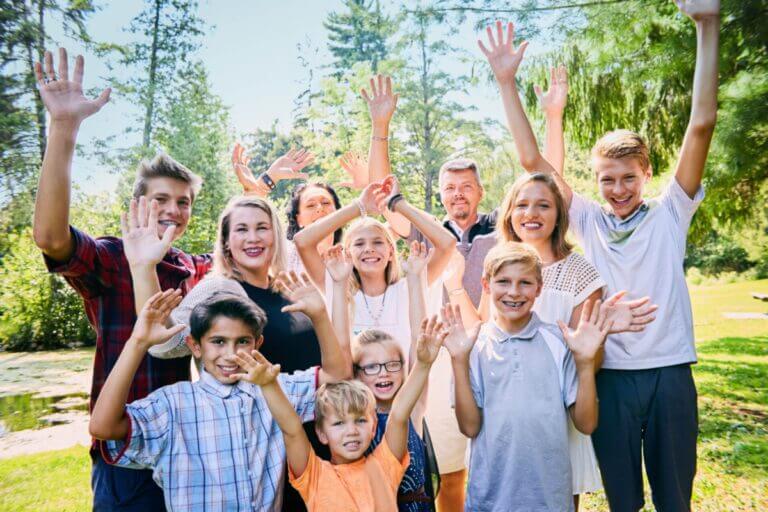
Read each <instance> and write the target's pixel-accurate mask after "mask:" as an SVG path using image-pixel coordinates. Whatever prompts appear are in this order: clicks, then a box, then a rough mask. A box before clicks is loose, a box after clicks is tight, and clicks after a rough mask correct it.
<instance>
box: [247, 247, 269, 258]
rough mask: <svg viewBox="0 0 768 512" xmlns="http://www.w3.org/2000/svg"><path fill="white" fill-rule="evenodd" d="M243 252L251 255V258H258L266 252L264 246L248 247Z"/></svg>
mask: <svg viewBox="0 0 768 512" xmlns="http://www.w3.org/2000/svg"><path fill="white" fill-rule="evenodd" d="M243 252H244V253H245V255H246V256H249V257H251V258H258V257H259V256H261V255H262V254H263V253H264V248H263V247H248V248H246V249H243Z"/></svg>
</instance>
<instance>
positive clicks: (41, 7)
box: [25, 0, 48, 162]
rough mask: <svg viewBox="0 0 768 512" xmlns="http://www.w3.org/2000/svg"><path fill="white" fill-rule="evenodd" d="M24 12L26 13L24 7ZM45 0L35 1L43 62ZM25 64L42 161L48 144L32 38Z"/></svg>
mask: <svg viewBox="0 0 768 512" xmlns="http://www.w3.org/2000/svg"><path fill="white" fill-rule="evenodd" d="M25 13H26V14H27V15H28V14H29V11H27V9H26V7H25ZM44 22H45V0H38V2H37V33H36V34H35V35H36V36H37V37H36V41H35V42H36V46H37V60H39V61H40V62H43V57H44V56H45V24H44ZM26 47H27V65H28V66H29V79H28V80H27V83H28V84H29V86H30V88H31V89H32V90H33V91H34V93H33V94H34V98H35V100H34V101H35V121H36V123H37V144H38V146H39V150H40V161H41V162H42V161H43V157H44V156H45V147H46V146H47V144H48V135H47V133H46V129H45V128H46V126H45V105H43V99H42V97H41V96H40V91H39V90H38V89H37V87H35V83H36V82H37V80H36V78H35V49H34V48H33V44H32V40H30V39H27V43H26Z"/></svg>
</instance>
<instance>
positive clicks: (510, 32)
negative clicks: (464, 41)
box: [477, 21, 528, 83]
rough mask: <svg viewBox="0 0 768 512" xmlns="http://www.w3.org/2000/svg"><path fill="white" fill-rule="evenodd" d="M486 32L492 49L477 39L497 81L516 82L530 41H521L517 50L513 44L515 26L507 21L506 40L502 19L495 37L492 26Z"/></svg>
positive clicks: (498, 23) (498, 22) (497, 26)
mask: <svg viewBox="0 0 768 512" xmlns="http://www.w3.org/2000/svg"><path fill="white" fill-rule="evenodd" d="M485 32H486V33H487V34H488V43H489V45H490V47H491V49H490V50H488V49H487V48H486V47H485V45H484V44H483V42H482V41H481V40H480V39H478V40H477V44H478V46H480V51H482V52H483V55H485V58H486V59H488V63H489V64H490V65H491V70H493V74H494V76H495V77H496V81H497V82H499V83H510V82H514V80H515V75H516V74H517V68H518V67H520V62H522V60H523V55H524V54H525V49H526V48H527V47H528V41H523V42H522V43H520V46H518V47H517V50H515V47H514V46H513V44H512V41H513V39H514V36H515V28H514V25H512V23H507V40H506V42H505V41H504V30H503V29H502V25H501V21H497V22H496V37H495V38H494V36H493V30H492V29H491V27H490V26H488V27H486V28H485Z"/></svg>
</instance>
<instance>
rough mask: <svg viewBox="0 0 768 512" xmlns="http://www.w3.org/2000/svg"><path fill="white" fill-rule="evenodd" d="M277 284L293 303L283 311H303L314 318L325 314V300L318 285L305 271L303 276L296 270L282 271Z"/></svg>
mask: <svg viewBox="0 0 768 512" xmlns="http://www.w3.org/2000/svg"><path fill="white" fill-rule="evenodd" d="M277 285H278V286H279V287H280V289H281V291H282V292H283V295H285V297H286V298H287V299H288V300H289V301H291V302H292V303H293V304H290V305H288V306H284V307H283V309H281V310H280V311H282V312H283V313H294V312H302V313H304V314H305V315H307V316H308V317H309V318H311V319H312V320H314V319H315V318H317V317H318V316H319V315H323V314H325V301H324V300H323V296H322V295H321V294H320V291H319V290H318V289H317V287H316V286H315V285H314V284H312V281H310V280H309V277H308V276H307V274H305V273H303V272H302V273H301V277H299V276H298V275H296V272H293V271H291V272H280V275H279V276H278V277H277Z"/></svg>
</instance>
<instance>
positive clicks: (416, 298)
mask: <svg viewBox="0 0 768 512" xmlns="http://www.w3.org/2000/svg"><path fill="white" fill-rule="evenodd" d="M405 278H406V282H407V283H408V322H409V325H410V327H411V350H410V355H409V361H410V363H411V364H413V363H414V362H415V361H416V355H415V350H416V341H417V340H418V337H419V332H420V330H421V321H422V320H424V318H426V316H427V304H426V301H425V299H424V291H425V290H424V286H425V276H424V272H420V273H418V274H412V273H408V274H406V277H405Z"/></svg>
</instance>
